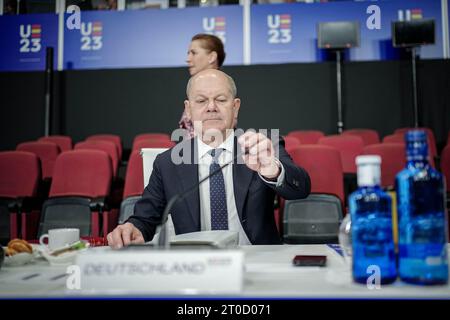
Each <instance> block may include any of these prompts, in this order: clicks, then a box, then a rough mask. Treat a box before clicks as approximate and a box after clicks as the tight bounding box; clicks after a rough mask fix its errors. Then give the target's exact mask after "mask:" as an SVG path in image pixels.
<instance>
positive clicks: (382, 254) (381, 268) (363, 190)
mask: <svg viewBox="0 0 450 320" xmlns="http://www.w3.org/2000/svg"><path fill="white" fill-rule="evenodd" d="M356 164H357V166H358V189H357V190H356V191H355V192H353V193H352V194H351V195H350V197H349V207H350V214H351V221H352V223H351V234H352V255H353V261H352V274H353V280H354V281H356V282H359V283H367V279H368V277H369V276H371V275H372V272H373V271H374V270H378V272H379V283H381V284H386V283H392V282H394V281H395V280H396V278H397V265H396V257H395V245H394V239H393V232H392V212H391V197H390V196H389V195H388V194H387V193H385V192H384V191H383V190H382V189H381V187H380V175H381V172H380V164H381V158H380V157H379V156H372V155H370V156H369V155H368V156H359V157H357V158H356Z"/></svg>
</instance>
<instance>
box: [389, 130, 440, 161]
mask: <svg viewBox="0 0 450 320" xmlns="http://www.w3.org/2000/svg"><path fill="white" fill-rule="evenodd" d="M427 140H428V143H430V137H429V136H427ZM383 143H401V144H403V145H405V134H404V133H395V134H390V135H387V136H385V137H384V138H383ZM428 154H429V157H428V161H429V162H430V165H431V166H432V167H433V168H435V167H436V164H435V155H434V156H433V154H432V151H431V149H430V148H428ZM403 157H404V158H405V159H406V153H405V154H404V155H403Z"/></svg>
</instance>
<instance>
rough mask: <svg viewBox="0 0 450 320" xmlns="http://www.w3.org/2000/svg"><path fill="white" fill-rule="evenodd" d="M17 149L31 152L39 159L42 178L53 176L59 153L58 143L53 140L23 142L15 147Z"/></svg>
mask: <svg viewBox="0 0 450 320" xmlns="http://www.w3.org/2000/svg"><path fill="white" fill-rule="evenodd" d="M16 150H18V151H28V152H32V153H34V154H35V155H37V156H38V158H39V160H40V161H41V168H42V178H43V179H48V178H51V177H52V176H53V167H54V166H55V161H56V158H57V157H58V155H59V154H60V153H61V150H60V149H59V147H58V145H57V144H56V143H54V142H44V141H30V142H23V143H21V144H19V145H18V146H17V147H16Z"/></svg>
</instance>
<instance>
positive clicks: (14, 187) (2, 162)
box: [0, 151, 41, 198]
mask: <svg viewBox="0 0 450 320" xmlns="http://www.w3.org/2000/svg"><path fill="white" fill-rule="evenodd" d="M0 177H1V178H0V197H5V198H19V197H33V196H35V195H36V192H37V187H38V183H39V180H40V178H41V168H40V165H39V159H38V157H37V156H36V155H35V154H34V153H31V152H25V151H3V152H0Z"/></svg>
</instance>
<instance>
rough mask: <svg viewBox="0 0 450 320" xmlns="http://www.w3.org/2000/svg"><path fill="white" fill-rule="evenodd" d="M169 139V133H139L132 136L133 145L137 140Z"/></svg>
mask: <svg viewBox="0 0 450 320" xmlns="http://www.w3.org/2000/svg"><path fill="white" fill-rule="evenodd" d="M154 139H157V140H170V135H169V134H167V133H141V134H138V135H136V136H135V137H134V139H133V145H134V143H135V142H137V141H141V140H154Z"/></svg>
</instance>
